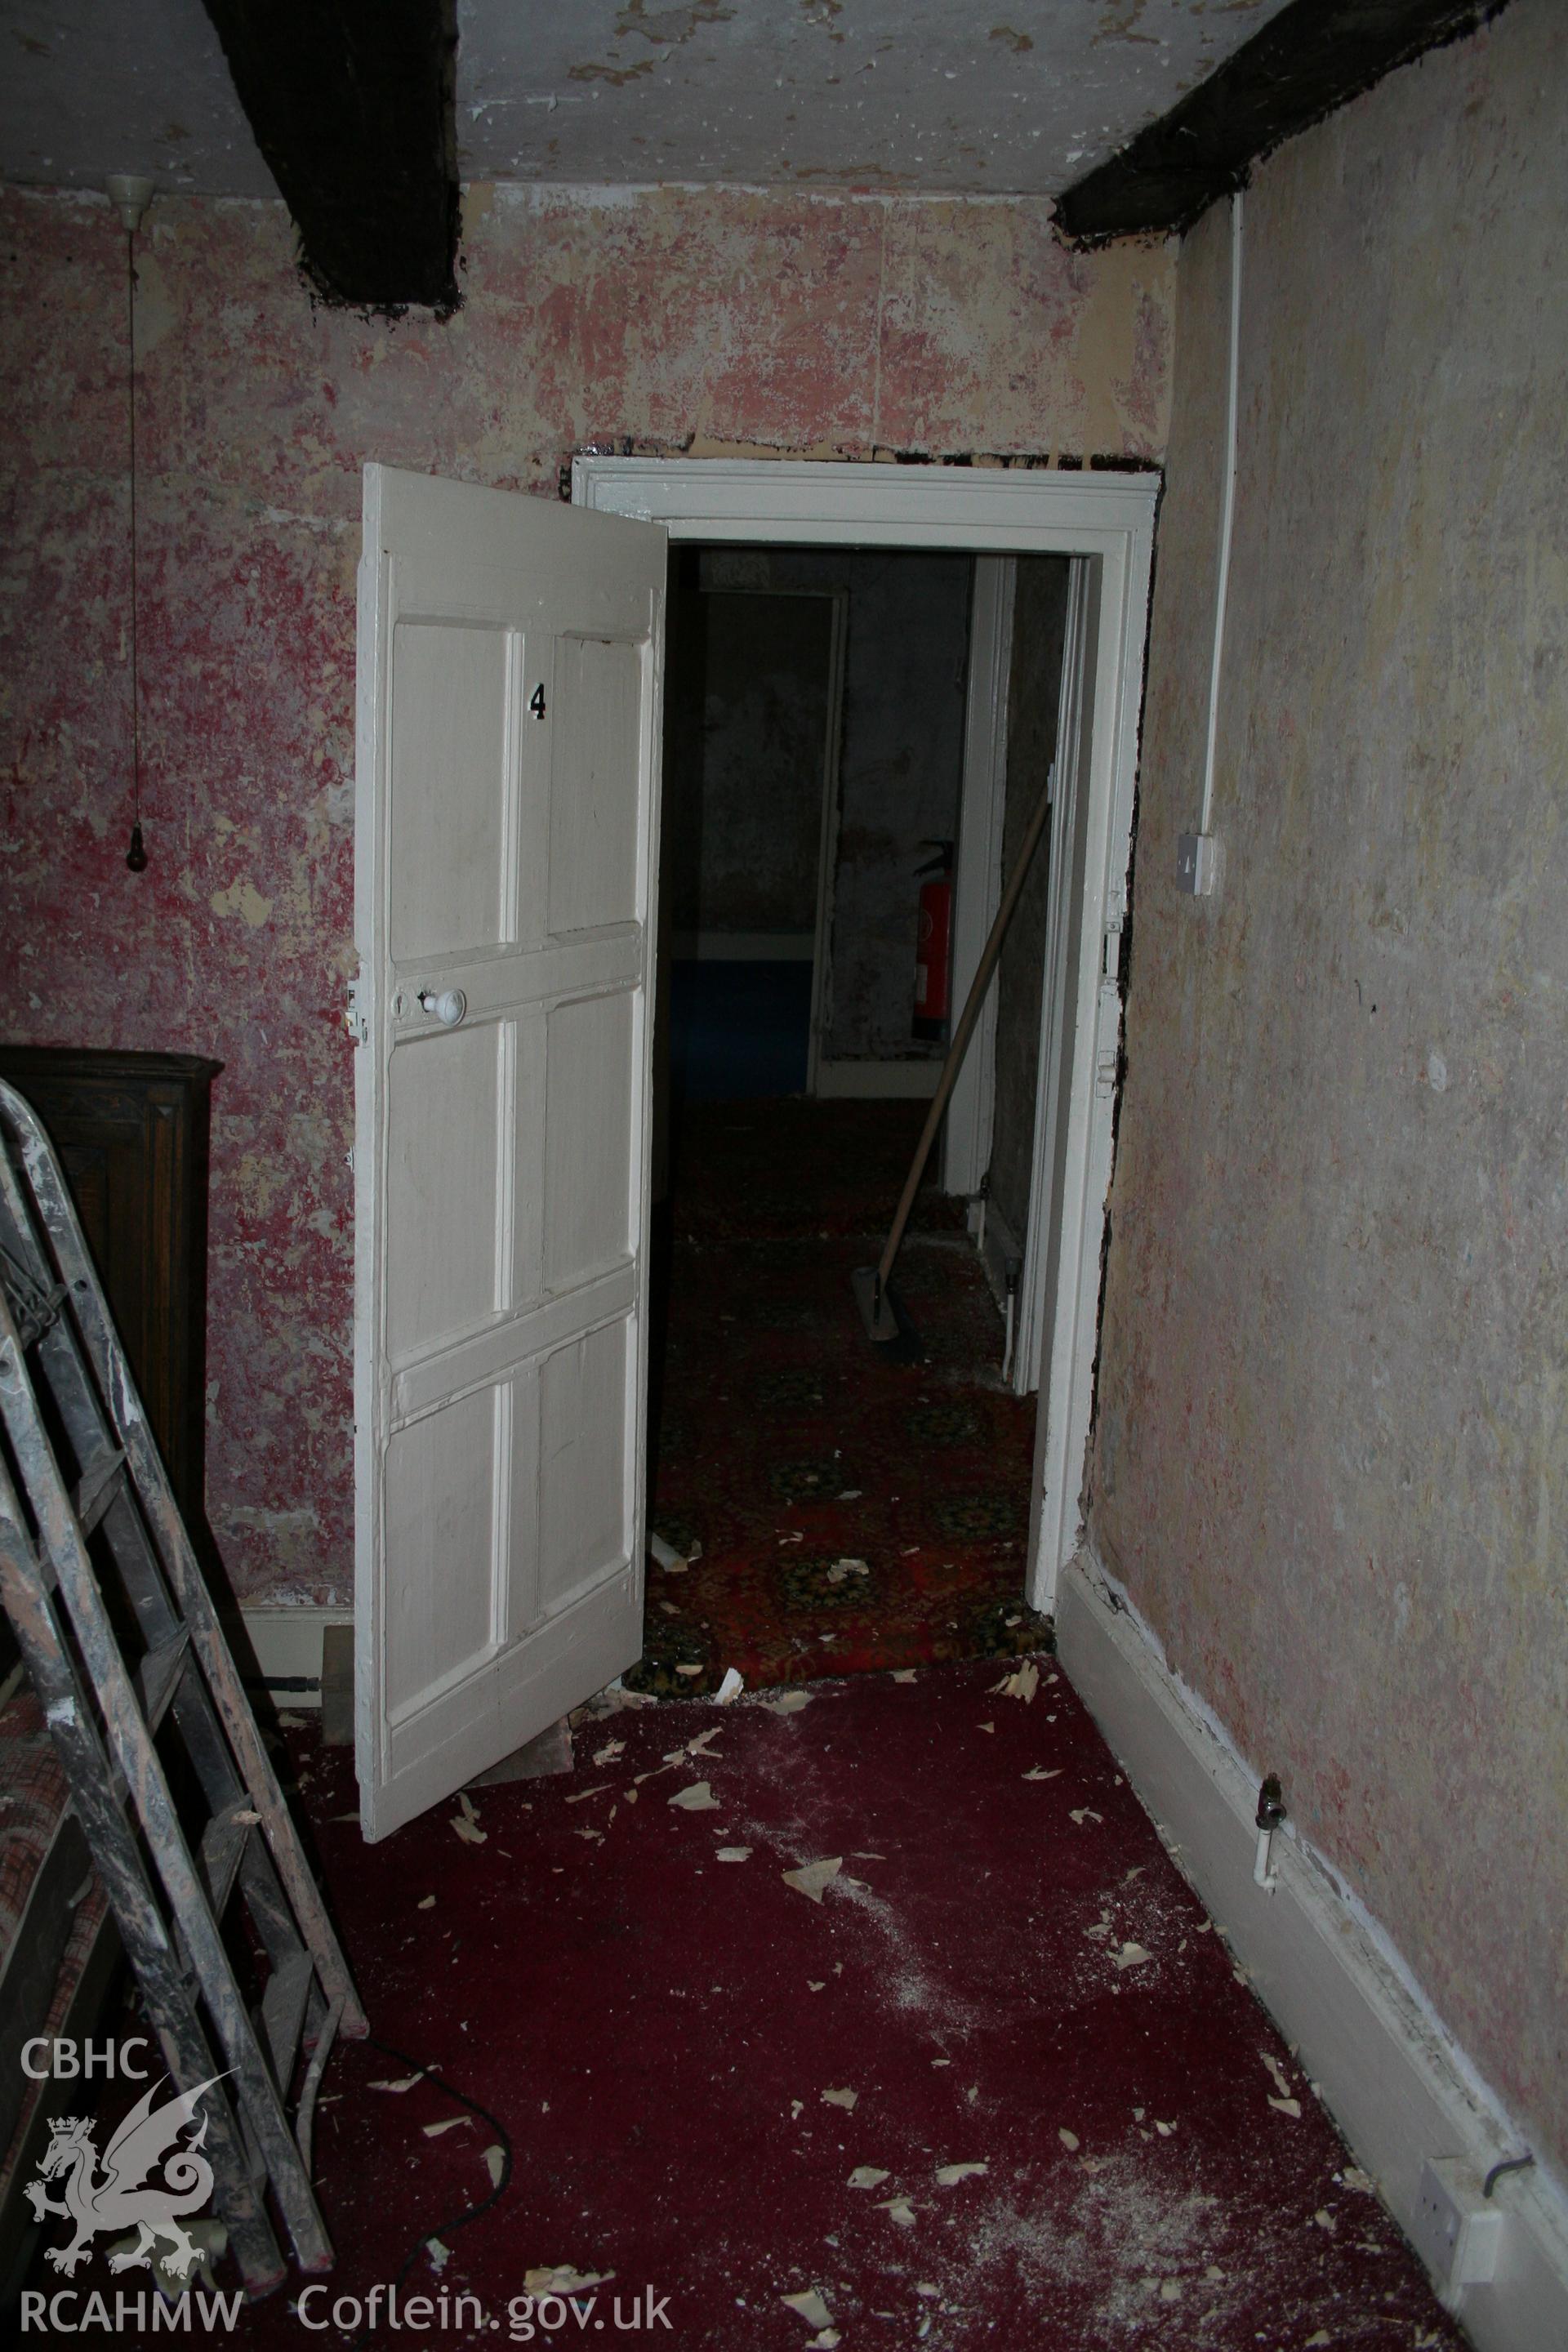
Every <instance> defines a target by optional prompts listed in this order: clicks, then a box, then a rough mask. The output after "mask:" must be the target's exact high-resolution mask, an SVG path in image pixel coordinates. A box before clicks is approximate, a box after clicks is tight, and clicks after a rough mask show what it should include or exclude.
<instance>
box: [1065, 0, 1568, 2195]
mask: <svg viewBox="0 0 1568 2352" xmlns="http://www.w3.org/2000/svg"><path fill="white" fill-rule="evenodd" d="M1565 94H1568V20H1565V19H1564V17H1563V12H1562V11H1561V9H1560V8H1559V7H1558V6H1557V5H1555V0H1516V5H1514V6H1513V7H1512V8H1510V10H1509V11H1507V12H1506V13H1505V14H1504V15H1503V16H1501V17H1500V18H1499V19H1498V20H1497V21H1496V23H1495V24H1494V26H1492V27H1491V29H1490V30H1489V31H1488V32H1486V33H1484V34H1481V35H1479V36H1478V37H1475V38H1473V39H1470V40H1468V41H1467V42H1465V43H1463V44H1462V45H1460V46H1458V47H1455V48H1452V49H1449V50H1446V51H1443V52H1441V53H1436V54H1434V55H1432V56H1430V57H1428V58H1426V60H1425V62H1424V63H1423V64H1421V65H1420V66H1419V67H1415V68H1407V69H1406V70H1405V71H1404V72H1401V73H1399V74H1396V75H1394V76H1393V77H1392V78H1391V79H1389V80H1387V81H1386V82H1384V84H1383V85H1382V86H1381V87H1380V88H1379V89H1376V90H1375V91H1373V93H1371V94H1370V95H1369V96H1367V97H1366V98H1364V99H1363V100H1359V101H1358V102H1357V103H1356V104H1355V105H1354V106H1352V108H1350V109H1348V110H1345V111H1344V112H1343V113H1342V114H1341V115H1339V116H1337V117H1336V118H1335V119H1334V120H1332V121H1330V122H1329V123H1327V124H1325V125H1323V126H1321V127H1320V128H1319V129H1317V130H1314V131H1310V132H1309V133H1307V134H1306V135H1304V136H1303V137H1302V138H1300V139H1299V140H1297V141H1296V142H1293V143H1291V144H1289V145H1288V146H1287V147H1285V148H1284V149H1283V150H1281V151H1280V152H1279V153H1278V154H1277V155H1276V156H1274V157H1273V158H1272V159H1271V160H1270V161H1269V162H1268V163H1266V164H1265V165H1263V166H1262V167H1261V168H1260V170H1259V171H1258V173H1257V176H1256V181H1255V184H1254V186H1253V188H1252V190H1251V192H1250V194H1249V195H1248V197H1247V212H1246V260H1245V265H1244V278H1243V286H1244V293H1243V306H1242V315H1243V325H1242V339H1241V428H1240V462H1239V469H1238V477H1237V509H1236V536H1235V550H1234V556H1233V566H1232V572H1231V583H1230V601H1229V613H1228V623H1227V635H1226V656H1225V673H1224V687H1223V692H1222V697H1221V702H1220V710H1219V759H1218V769H1217V778H1216V789H1215V813H1214V827H1215V831H1216V832H1217V833H1218V834H1219V835H1220V836H1221V838H1222V840H1223V843H1224V846H1225V856H1226V870H1225V878H1224V884H1223V887H1222V889H1221V891H1220V893H1219V895H1218V896H1217V897H1215V898H1211V899H1201V900H1194V899H1193V898H1182V897H1180V896H1178V894H1177V892H1176V889H1175V886H1174V867H1175V837H1176V835H1177V834H1178V832H1181V831H1186V830H1190V829H1191V828H1192V827H1193V826H1194V824H1195V823H1196V821H1197V814H1198V808H1199V800H1200V793H1201V788H1202V774H1203V740H1204V719H1205V701H1206V690H1207V657H1208V646H1209V630H1210V623H1211V618H1212V614H1213V609H1214V607H1213V596H1214V582H1215V556H1216V549H1217V540H1218V499H1219V489H1220V460H1221V441H1222V437H1223V428H1222V425H1221V420H1222V419H1223V415H1224V410H1225V390H1224V386H1225V353H1226V303H1227V299H1228V262H1229V226H1228V220H1227V217H1226V211H1225V209H1224V208H1216V209H1215V211H1214V212H1213V213H1211V214H1210V215H1208V216H1207V217H1206V218H1205V221H1204V222H1203V223H1202V225H1201V226H1200V227H1199V229H1198V230H1197V231H1196V232H1195V233H1194V235H1193V236H1192V237H1191V238H1190V239H1189V240H1188V242H1187V244H1186V245H1185V246H1184V250H1183V257H1182V263H1181V270H1180V277H1179V306H1180V311H1179V315H1180V347H1179V348H1180V360H1179V365H1178V369H1177V374H1176V384H1175V394H1174V405H1173V422H1172V434H1171V446H1170V457H1169V475H1168V486H1167V492H1166V498H1165V502H1164V506H1163V512H1162V518H1161V536H1160V546H1159V556H1158V578H1157V583H1156V591H1155V602H1154V614H1153V626H1152V645H1151V669H1150V679H1149V690H1148V703H1147V712H1146V725H1145V734H1144V749H1143V763H1142V805H1141V818H1140V827H1139V836H1138V853H1137V874H1136V880H1135V887H1134V894H1133V907H1134V926H1133V948H1132V958H1131V976H1130V989H1129V999H1128V1008H1127V1080H1126V1092H1125V1099H1124V1105H1123V1110H1122V1116H1121V1133H1120V1145H1119V1164H1118V1167H1117V1170H1116V1174H1115V1179H1114V1184H1113V1190H1112V1196H1111V1216H1112V1231H1111V1241H1110V1257H1109V1264H1108V1273H1107V1294H1106V1310H1105V1324H1104V1333H1103V1352H1102V1357H1101V1368H1100V1396H1099V1413H1098V1428H1097V1434H1096V1439H1095V1444H1094V1449H1093V1456H1092V1463H1091V1477H1090V1487H1091V1491H1090V1501H1089V1526H1090V1532H1091V1535H1092V1537H1093V1538H1094V1539H1095V1541H1096V1542H1097V1544H1098V1546H1099V1548H1100V1551H1101V1553H1102V1556H1103V1557H1104V1558H1105V1559H1106V1560H1107V1564H1108V1565H1109V1566H1110V1567H1111V1569H1112V1570H1114V1571H1115V1572H1116V1573H1118V1574H1119V1575H1120V1576H1121V1578H1122V1580H1124V1581H1125V1584H1126V1585H1127V1587H1128V1588H1129V1590H1130V1592H1131V1598H1132V1600H1133V1601H1134V1602H1135V1604H1136V1606H1137V1607H1138V1608H1139V1609H1140V1610H1141V1611H1142V1612H1143V1613H1144V1614H1145V1616H1146V1617H1147V1618H1148V1619H1149V1620H1150V1621H1151V1622H1152V1624H1153V1626H1154V1628H1155V1630H1156V1632H1157V1633H1158V1634H1159V1635H1160V1636H1161V1638H1162V1639H1163V1642H1164V1643H1165V1644H1166V1647H1167V1651H1168V1654H1169V1656H1170V1660H1171V1663H1172V1664H1173V1667H1174V1668H1175V1670H1176V1671H1177V1672H1178V1673H1179V1674H1180V1675H1183V1676H1184V1678H1185V1680H1186V1681H1187V1683H1188V1684H1189V1685H1191V1686H1192V1688H1193V1689H1194V1691H1195V1692H1196V1693H1197V1694H1198V1695H1199V1696H1200V1697H1201V1698H1202V1699H1204V1700H1205V1701H1206V1702H1207V1703H1208V1705H1209V1706H1212V1707H1213V1708H1214V1710H1215V1713H1216V1714H1217V1715H1218V1716H1219V1717H1220V1718H1221V1720H1222V1722H1223V1723H1224V1725H1225V1726H1226V1728H1227V1730H1228V1731H1229V1733H1230V1734H1231V1736H1232V1737H1233V1738H1234V1739H1235V1741H1236V1743H1237V1747H1238V1748H1239V1749H1240V1750H1241V1752H1242V1754H1243V1755H1244V1756H1245V1757H1246V1758H1247V1759H1249V1760H1250V1761H1251V1762H1252V1763H1253V1765H1254V1766H1255V1767H1256V1769H1258V1772H1259V1773H1262V1772H1263V1771H1264V1770H1266V1769H1268V1770H1275V1771H1278V1772H1279V1774H1280V1776H1281V1778H1282V1780H1283V1782H1284V1789H1285V1796H1286V1801H1287V1803H1288V1804H1289V1808H1290V1812H1291V1816H1292V1819H1293V1821H1294V1822H1295V1823H1296V1824H1297V1826H1298V1827H1299V1828H1300V1831H1301V1832H1303V1833H1304V1834H1305V1835H1307V1836H1308V1837H1310V1839H1311V1840H1313V1841H1314V1842H1315V1843H1316V1844H1317V1845H1318V1847H1319V1848H1320V1849H1321V1851H1323V1852H1324V1853H1326V1854H1327V1856H1328V1858H1329V1859H1330V1861H1331V1863H1332V1864H1333V1865H1334V1866H1335V1867H1336V1868H1337V1870H1338V1871H1339V1872H1340V1873H1341V1874H1342V1876H1343V1878H1344V1880H1345V1882H1346V1884H1347V1885H1348V1886H1349V1887H1350V1889H1351V1891H1352V1894H1353V1895H1355V1896H1356V1897H1358V1898H1359V1899H1360V1900H1361V1901H1362V1902H1363V1903H1364V1904H1365V1906H1367V1908H1368V1909H1369V1910H1370V1912H1371V1913H1372V1915H1373V1917H1374V1918H1375V1919H1376V1920H1377V1921H1379V1922H1381V1923H1382V1925H1383V1927H1384V1928H1385V1929H1386V1930H1387V1932H1388V1933H1389V1935H1390V1936H1391V1937H1392V1938H1393V1940H1394V1944H1395V1945H1396V1947H1397V1948H1398V1950H1399V1951H1400V1953H1401V1954H1402V1955H1403V1958H1404V1959H1405V1963H1406V1964H1407V1966H1408V1967H1409V1969H1411V1970H1412V1971H1413V1972H1414V1974H1415V1978H1416V1979H1417V1980H1418V1982H1419V1984H1420V1985H1421V1986H1422V1987H1423V1988H1424V1989H1425V1991H1426V1994H1427V1995H1428V1997H1429V1998H1430V2000H1432V2002H1433V2003H1435V2005H1436V2009H1437V2011H1438V2012H1439V2014H1440V2015H1441V2016H1442V2018H1443V2019H1444V2020H1445V2021H1447V2025H1448V2027H1449V2028H1450V2030H1451V2031H1452V2032H1454V2033H1455V2034H1457V2036H1458V2040H1459V2042H1460V2043H1461V2045H1462V2046H1463V2047H1465V2048H1466V2049H1467V2050H1468V2052H1469V2053H1471V2055H1472V2057H1473V2058H1474V2059H1475V2061H1476V2062H1477V2063H1479V2065H1480V2066H1481V2067H1482V2069H1483V2070H1484V2071H1485V2072H1486V2073H1487V2074H1489V2077H1490V2079H1491V2082H1492V2084H1493V2085H1494V2087H1495V2089H1496V2090H1497V2091H1498V2092H1499V2093H1500V2095H1501V2096H1502V2097H1503V2098H1504V2100H1505V2101H1506V2102H1507V2103H1509V2104H1510V2105H1511V2106H1512V2108H1513V2110H1514V2112H1515V2114H1516V2115H1517V2116H1518V2117H1519V2119H1520V2121H1521V2126H1522V2127H1523V2129H1524V2131H1525V2133H1526V2135H1527V2137H1528V2142H1529V2144H1530V2145H1531V2146H1532V2147H1534V2149H1535V2151H1536V2153H1537V2155H1538V2157H1539V2158H1541V2159H1542V2161H1545V2162H1555V2164H1557V2165H1558V2166H1559V2167H1561V2168H1564V2169H1568V2109H1565V2108H1564V2105H1563V2096H1562V2089H1563V2081H1564V2079H1565V2068H1568V1841H1565V1840H1564V1838H1563V1820H1564V1817H1565V1815H1568V1704H1565V1700H1568V1579H1565V1573H1564V1536H1565V1531H1568V1417H1565V1416H1568V1239H1565V1236H1568V1221H1565V1216H1564V1211H1565V1207H1568V1160H1565V1157H1564V1140H1565V1138H1564V1110H1565V1105H1568V1045H1565V1035H1568V1031H1565V1014H1568V922H1565V921H1564V919H1563V908H1564V907H1565V906H1568V825H1565V823H1564V817H1565V811H1568V802H1565V799H1564V789H1563V786H1564V776H1565V773H1568V488H1565V476H1564V471H1563V394H1564V380H1565V374H1568V367H1565V346H1564V341H1563V323H1562V308H1561V304H1562V237H1563V221H1564V219H1565V218H1568V143H1565V142H1564V141H1563V135H1562V134H1563V100H1564V96H1565Z"/></svg>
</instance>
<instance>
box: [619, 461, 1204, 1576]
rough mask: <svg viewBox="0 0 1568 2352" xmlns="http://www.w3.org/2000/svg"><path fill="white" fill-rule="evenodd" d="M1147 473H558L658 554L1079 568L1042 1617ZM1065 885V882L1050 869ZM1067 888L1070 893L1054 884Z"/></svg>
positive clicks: (1079, 1249)
mask: <svg viewBox="0 0 1568 2352" xmlns="http://www.w3.org/2000/svg"><path fill="white" fill-rule="evenodd" d="M1160 485H1161V477H1160V476H1159V475H1158V474H1157V473H1153V472H1149V473H1127V474H1121V473H1115V474H1112V473H1106V474H1082V473H1077V472H1072V473H1064V472H1061V471H1058V469H1056V468H1047V467H1037V468H1032V469H1029V470H1023V471H1018V472H1014V471H1012V470H1010V469H1006V468H1003V467H995V468H991V467H984V468H980V467H953V468H948V467H936V466H931V467H920V466H897V467H894V466H886V467H884V466H879V465H869V464H857V463H854V462H845V463H840V464H831V463H829V464H823V463H818V462H805V461H802V462H800V463H795V462H794V461H787V460H776V459H772V458H734V457H711V458H709V457H601V456H597V455H586V456H582V457H574V459H573V462H572V498H573V502H574V505H577V506H583V507H587V508H590V509H598V510H599V511H600V512H604V513H610V514H621V515H626V516H631V517H635V518H639V519H641V520H645V521H648V522H657V523H662V524H663V525H664V527H665V528H666V530H668V532H669V535H670V537H671V539H672V540H703V541H726V540H729V541H737V542H743V543H750V544H752V545H758V544H763V545H765V544H769V543H772V544H775V545H781V546H796V547H799V546H816V547H822V546H858V547H924V548H947V549H950V550H953V551H966V552H968V553H972V554H975V555H1067V556H1070V557H1072V558H1074V559H1075V562H1074V574H1075V589H1076V591H1077V593H1078V595H1079V600H1080V603H1081V606H1082V614H1081V622H1080V627H1081V633H1082V635H1081V642H1082V644H1083V647H1084V659H1083V665H1082V679H1083V695H1082V705H1081V721H1080V734H1081V745H1082V749H1081V755H1080V757H1079V759H1078V760H1077V761H1074V762H1072V763H1071V764H1072V766H1073V767H1074V768H1075V770H1076V779H1075V781H1074V782H1073V785H1072V789H1070V790H1068V789H1067V788H1065V786H1066V780H1065V778H1064V779H1063V780H1062V781H1061V782H1058V793H1057V799H1056V805H1055V807H1054V808H1053V811H1052V817H1051V844H1050V855H1051V859H1052V864H1053V866H1055V867H1057V868H1058V870H1060V871H1062V898H1061V907H1062V914H1061V920H1060V923H1059V925H1058V937H1057V939H1056V940H1055V942H1054V946H1055V951H1056V953H1057V955H1058V960H1059V970H1060V973H1061V979H1062V983H1063V984H1062V985H1061V986H1060V987H1059V988H1054V989H1053V988H1052V987H1051V986H1050V985H1049V982H1050V979H1051V974H1050V973H1049V971H1047V990H1046V992H1045V999H1046V1003H1047V1006H1048V1008H1049V1010H1048V1012H1047V1013H1044V1014H1043V1016H1042V1018H1043V1021H1044V1023H1045V1024H1046V1025H1047V1029H1048V1034H1047V1035H1043V1036H1042V1039H1041V1055H1040V1066H1041V1070H1042V1072H1043V1073H1044V1074H1045V1077H1044V1085H1045V1087H1046V1089H1047V1095H1048V1100H1047V1101H1046V1102H1045V1104H1044V1107H1043V1115H1042V1116H1039V1117H1037V1119H1036V1123H1035V1152H1034V1166H1033V1170H1032V1172H1031V1190H1030V1199H1031V1224H1032V1225H1036V1226H1037V1227H1038V1229H1039V1230H1040V1231H1041V1232H1042V1233H1044V1234H1047V1235H1048V1247H1047V1249H1046V1250H1045V1251H1040V1252H1037V1255H1041V1256H1044V1257H1047V1258H1048V1261H1049V1263H1048V1265H1041V1266H1040V1267H1039V1269H1038V1272H1039V1276H1040V1278H1041V1280H1042V1282H1043V1283H1044V1285H1045V1294H1044V1299H1043V1312H1042V1314H1041V1318H1040V1324H1041V1328H1040V1334H1039V1359H1040V1360H1039V1383H1038V1384H1039V1391H1040V1402H1039V1407H1038V1413H1037V1423H1036V1429H1037V1438H1036V1456H1035V1462H1036V1466H1035V1476H1034V1481H1033V1489H1032V1493H1031V1498H1030V1513H1029V1555H1028V1560H1029V1565H1028V1597H1029V1600H1030V1601H1031V1602H1032V1604H1033V1605H1034V1606H1035V1607H1036V1608H1037V1609H1039V1610H1043V1611H1049V1610H1051V1609H1052V1608H1054V1606H1055V1601H1056V1592H1057V1584H1058V1578H1059V1575H1060V1573H1061V1570H1063V1568H1065V1566H1066V1565H1067V1563H1068V1560H1069V1559H1071V1558H1072V1556H1073V1554H1074V1552H1075V1551H1076V1550H1077V1549H1078V1546H1079V1537H1080V1504H1079V1497H1080V1494H1081V1490H1082V1486H1083V1473H1084V1464H1085V1458H1086V1454H1087V1448H1088V1443H1089V1416H1090V1412H1091V1408H1092V1404H1093V1387H1094V1357H1095V1339H1096V1332H1097V1329H1098V1324H1099V1309H1100V1254H1101V1250H1102V1247H1103V1244H1104V1238H1105V1211H1106V1197H1107V1193H1108V1192H1109V1188H1110V1156H1111V1138H1112V1122H1113V1117H1114V1111H1115V1095H1116V1074H1117V1066H1118V1061H1119V1056H1120V1049H1121V985H1120V978H1119V973H1120V962H1121V956H1120V941H1121V931H1122V928H1123V926H1124V924H1125V921H1126V918H1127V877H1128V863H1129V857H1130V854H1131V825H1132V803H1133V794H1134V791H1135V788H1136V783H1137V773H1138V727H1139V714H1140V709H1141V705H1142V686H1143V670H1144V660H1145V656H1146V650H1147V635H1148V609H1149V581H1150V572H1151V566H1152V554H1153V538H1154V509H1155V505H1156V502H1157V499H1158V497H1159V492H1160ZM1063 869H1065V870H1063ZM1069 872H1070V875H1071V877H1072V883H1071V887H1069V886H1068V878H1067V877H1068V873H1069Z"/></svg>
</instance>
